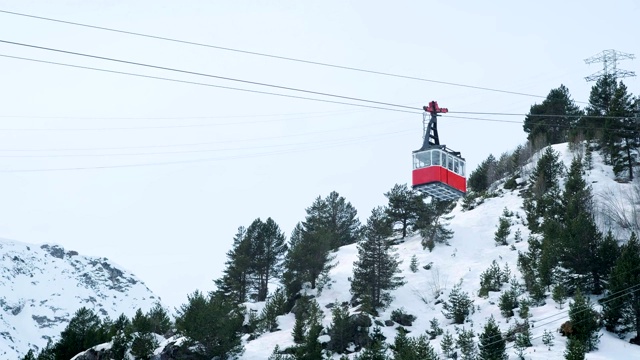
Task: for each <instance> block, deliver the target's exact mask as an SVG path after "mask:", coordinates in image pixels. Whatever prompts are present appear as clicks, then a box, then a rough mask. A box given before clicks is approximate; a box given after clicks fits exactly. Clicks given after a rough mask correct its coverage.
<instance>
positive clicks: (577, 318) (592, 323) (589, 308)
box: [569, 290, 600, 352]
mask: <svg viewBox="0 0 640 360" xmlns="http://www.w3.org/2000/svg"><path fill="white" fill-rule="evenodd" d="M597 316H598V315H597V312H596V311H595V310H594V309H593V305H592V304H591V302H590V301H589V300H588V299H587V298H585V297H584V296H583V295H582V293H581V292H580V290H578V291H577V292H576V295H575V297H574V300H573V303H571V304H570V305H569V321H570V322H571V327H572V329H573V333H572V334H570V335H569V338H570V339H571V340H576V341H578V342H581V343H582V344H583V345H584V348H585V351H587V352H588V351H592V350H595V349H597V348H598V342H599V341H600V338H599V336H598V334H597V332H598V329H599V327H600V326H599V325H598V320H597Z"/></svg>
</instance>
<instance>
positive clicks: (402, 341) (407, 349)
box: [390, 328, 415, 360]
mask: <svg viewBox="0 0 640 360" xmlns="http://www.w3.org/2000/svg"><path fill="white" fill-rule="evenodd" d="M390 348H391V350H392V351H393V360H410V359H413V356H415V353H414V349H413V344H412V342H411V339H410V338H409V337H408V336H407V331H406V330H404V328H400V329H398V334H397V335H396V337H395V339H394V340H393V345H391V346H390Z"/></svg>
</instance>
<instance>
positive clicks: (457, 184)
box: [413, 166, 467, 193]
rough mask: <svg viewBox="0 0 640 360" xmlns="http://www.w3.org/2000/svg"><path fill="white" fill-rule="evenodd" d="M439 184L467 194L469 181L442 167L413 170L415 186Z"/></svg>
mask: <svg viewBox="0 0 640 360" xmlns="http://www.w3.org/2000/svg"><path fill="white" fill-rule="evenodd" d="M433 182H438V183H442V184H446V185H448V186H450V187H452V188H454V189H456V190H459V191H461V192H463V193H466V192H467V179H466V178H465V177H464V176H460V175H458V174H456V173H454V172H452V171H450V170H447V169H445V168H443V167H442V166H429V167H426V168H422V169H415V170H413V186H414V187H415V186H419V185H424V184H430V183H433Z"/></svg>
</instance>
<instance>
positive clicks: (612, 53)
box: [584, 50, 636, 81]
mask: <svg viewBox="0 0 640 360" xmlns="http://www.w3.org/2000/svg"><path fill="white" fill-rule="evenodd" d="M635 58H636V57H635V55H633V54H627V53H623V52H621V51H617V50H604V51H603V52H601V53H599V54H596V55H594V56H592V57H590V58H588V59H585V60H584V62H585V63H587V64H593V63H603V64H604V67H603V69H602V70H600V71H598V72H596V73H594V74H591V75H589V76H587V77H585V80H587V81H596V80H598V79H599V78H601V77H603V76H606V75H612V76H613V77H614V78H616V79H621V78H625V77H630V76H636V73H635V72H634V71H628V70H623V69H618V61H620V60H627V59H635Z"/></svg>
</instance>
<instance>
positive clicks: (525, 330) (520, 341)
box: [516, 320, 532, 348]
mask: <svg viewBox="0 0 640 360" xmlns="http://www.w3.org/2000/svg"><path fill="white" fill-rule="evenodd" d="M516 345H517V346H519V347H521V348H528V347H531V346H532V344H531V332H530V331H529V322H528V321H526V320H525V322H524V324H522V331H521V332H519V333H518V334H516Z"/></svg>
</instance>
